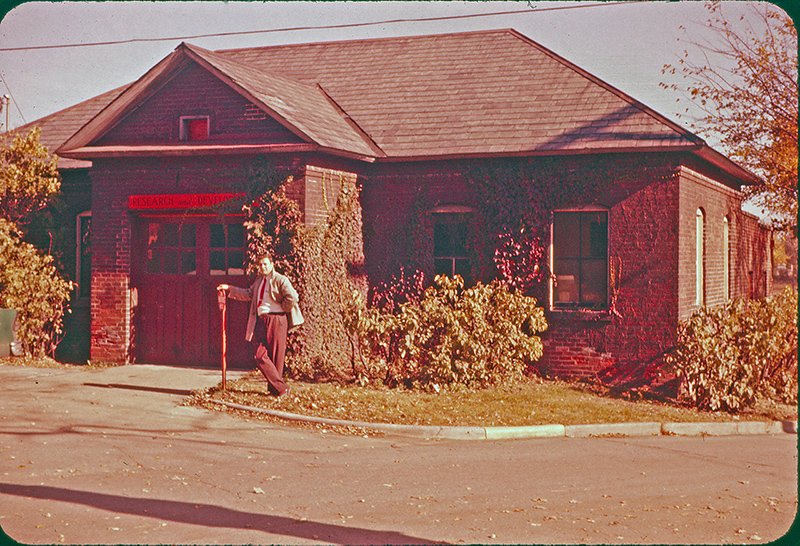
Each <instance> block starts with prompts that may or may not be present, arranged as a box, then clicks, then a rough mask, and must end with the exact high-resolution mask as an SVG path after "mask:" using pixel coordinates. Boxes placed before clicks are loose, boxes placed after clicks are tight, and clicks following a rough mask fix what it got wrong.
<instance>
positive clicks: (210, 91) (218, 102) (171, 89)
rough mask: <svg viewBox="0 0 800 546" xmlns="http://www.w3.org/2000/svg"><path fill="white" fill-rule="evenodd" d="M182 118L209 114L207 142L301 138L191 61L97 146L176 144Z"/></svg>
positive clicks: (99, 141) (290, 139) (287, 141)
mask: <svg viewBox="0 0 800 546" xmlns="http://www.w3.org/2000/svg"><path fill="white" fill-rule="evenodd" d="M180 116H209V117H210V128H209V129H210V131H209V132H210V135H209V139H208V140H207V141H206V142H209V143H220V142H236V143H247V142H259V143H295V142H301V139H300V138H298V137H297V136H295V135H294V134H293V133H292V132H290V131H289V130H288V129H286V128H285V127H283V126H282V125H281V124H280V123H278V122H277V121H275V120H274V119H272V118H269V117H267V116H266V114H265V113H264V112H263V111H260V110H258V109H257V108H255V107H254V106H253V105H252V103H250V101H248V100H247V99H245V98H244V97H243V96H241V95H240V94H238V93H237V92H236V91H234V90H233V89H231V88H230V87H229V86H228V85H227V84H225V83H224V82H222V81H220V80H219V79H218V78H216V77H215V76H213V75H212V74H210V73H209V72H208V71H206V70H205V69H203V68H201V67H199V66H198V65H196V64H194V63H191V64H189V65H188V66H187V67H185V68H184V69H183V70H181V71H180V72H178V73H177V74H176V75H175V76H173V77H172V79H171V80H170V81H169V82H168V83H167V84H166V85H164V86H163V87H161V88H160V89H159V90H158V92H156V93H155V94H154V95H153V96H151V97H150V98H148V99H147V100H145V101H144V102H143V103H142V104H141V105H139V107H138V108H136V109H135V110H134V111H133V112H131V113H130V114H129V115H128V116H127V117H126V118H124V119H123V120H122V121H121V122H120V123H118V124H117V125H116V126H115V127H113V128H112V129H111V130H110V131H109V132H107V133H106V134H105V135H104V136H103V137H102V138H100V139H99V140H98V141H97V144H98V145H112V144H158V143H167V142H173V143H174V142H177V141H178V140H179V135H180V123H179V119H180Z"/></svg>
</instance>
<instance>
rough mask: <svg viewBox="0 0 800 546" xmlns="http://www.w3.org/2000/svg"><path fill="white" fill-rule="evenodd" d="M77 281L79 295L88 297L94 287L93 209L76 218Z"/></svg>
mask: <svg viewBox="0 0 800 546" xmlns="http://www.w3.org/2000/svg"><path fill="white" fill-rule="evenodd" d="M75 281H76V282H77V283H78V294H77V295H78V297H79V298H88V297H89V296H90V295H91V287H92V211H90V210H87V211H85V212H82V213H80V214H79V215H78V217H77V218H76V219H75Z"/></svg>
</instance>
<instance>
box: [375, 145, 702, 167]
mask: <svg viewBox="0 0 800 546" xmlns="http://www.w3.org/2000/svg"><path fill="white" fill-rule="evenodd" d="M698 148H699V146H698V145H696V144H680V145H673V146H669V147H665V146H626V147H619V146H617V147H606V148H603V147H598V148H576V149H553V150H537V149H532V150H512V151H503V152H466V153H452V154H425V155H408V156H388V157H379V158H377V159H376V162H381V163H399V162H403V161H408V162H422V161H442V160H453V159H500V158H503V157H546V156H570V155H593V154H597V155H599V154H622V153H653V152H663V153H675V152H694V151H696V150H697V149H698Z"/></svg>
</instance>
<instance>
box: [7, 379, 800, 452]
mask: <svg viewBox="0 0 800 546" xmlns="http://www.w3.org/2000/svg"><path fill="white" fill-rule="evenodd" d="M7 369H16V370H18V375H19V376H23V377H24V376H29V377H35V376H36V375H37V374H41V373H43V371H44V370H63V372H64V373H78V374H83V375H84V376H85V377H86V378H92V377H97V378H100V377H102V378H103V381H102V382H100V381H97V382H93V381H91V380H89V379H87V380H86V381H83V382H82V385H83V386H90V387H105V388H106V389H108V390H107V392H106V394H108V395H109V396H110V397H112V398H113V397H115V396H116V395H115V394H114V391H115V389H119V388H125V389H130V390H134V391H135V390H140V391H143V392H146V391H151V392H160V393H166V394H175V395H181V396H189V395H191V393H192V392H193V391H195V390H200V389H205V388H208V387H213V386H215V385H217V384H218V383H219V382H220V381H221V374H220V371H219V370H215V369H209V368H189V367H175V366H157V365H149V364H132V365H127V366H119V367H113V368H80V367H75V368H63V369H62V368H55V369H53V368H14V367H7ZM247 373H248V372H247V371H230V370H229V371H228V378H229V379H230V380H233V379H236V378H238V377H242V376H244V375H245V374H247ZM101 394H102V393H101ZM155 400H161V401H163V402H168V403H170V404H171V405H174V400H173V401H167V400H165V399H164V398H156V399H155ZM217 403H219V404H220V405H223V406H226V407H229V408H231V409H236V410H240V411H248V412H252V413H256V414H258V413H261V414H267V415H270V416H273V417H278V418H280V419H284V420H286V421H296V422H307V423H318V424H322V425H329V426H343V427H359V428H363V429H369V430H374V431H377V432H381V433H384V434H387V435H397V436H406V437H413V438H424V439H434V438H441V439H448V440H507V439H515V438H520V439H522V438H563V437H566V438H591V437H615V436H617V437H625V436H631V437H632V436H659V435H668V436H730V435H751V434H784V433H789V434H796V433H797V421H769V422H767V421H736V420H733V421H729V422H697V423H683V422H680V423H671V422H668V423H657V422H649V423H642V422H634V423H597V424H592V423H587V424H580V425H563V424H559V423H553V424H547V425H534V426H499V427H482V426H421V425H400V424H391V423H369V422H364V421H349V420H340V419H330V418H324V417H313V416H307V415H299V414H296V413H290V412H285V411H279V410H269V409H263V408H257V407H250V406H244V405H241V404H235V403H231V402H222V401H218V402H217ZM112 407H113V405H112ZM154 409H155V408H154ZM164 409H166V408H164ZM187 409H188V408H187ZM173 411H174V408H173Z"/></svg>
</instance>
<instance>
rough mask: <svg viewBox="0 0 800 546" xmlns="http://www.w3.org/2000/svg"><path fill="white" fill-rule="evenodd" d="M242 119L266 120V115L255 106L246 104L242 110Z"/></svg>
mask: <svg viewBox="0 0 800 546" xmlns="http://www.w3.org/2000/svg"><path fill="white" fill-rule="evenodd" d="M244 119H246V120H249V121H257V120H261V119H267V113H266V112H264V110H262V109H261V108H259V107H258V106H256V105H255V104H248V105H247V106H246V107H245V109H244Z"/></svg>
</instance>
